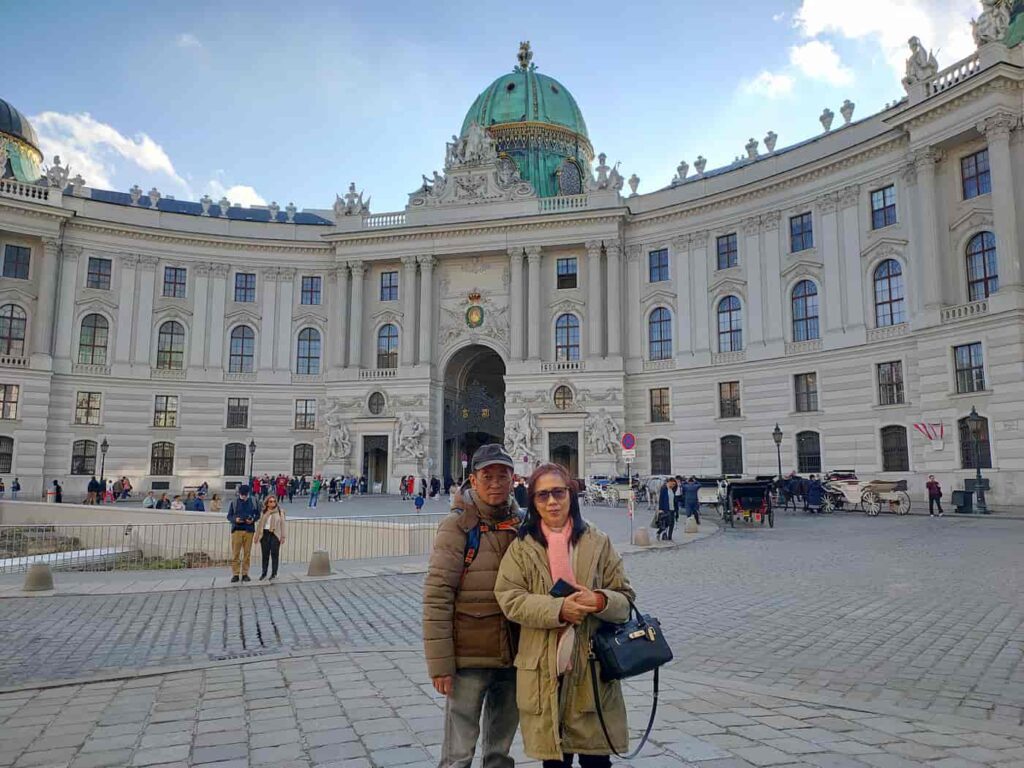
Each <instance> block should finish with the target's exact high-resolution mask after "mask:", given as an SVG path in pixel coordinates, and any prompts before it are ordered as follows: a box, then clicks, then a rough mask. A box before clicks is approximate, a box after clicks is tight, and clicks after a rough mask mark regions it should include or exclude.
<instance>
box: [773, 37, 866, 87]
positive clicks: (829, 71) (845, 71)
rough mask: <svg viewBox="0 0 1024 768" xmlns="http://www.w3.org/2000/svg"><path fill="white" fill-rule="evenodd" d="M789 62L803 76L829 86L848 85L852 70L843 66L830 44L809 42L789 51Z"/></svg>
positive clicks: (818, 41) (817, 41)
mask: <svg viewBox="0 0 1024 768" xmlns="http://www.w3.org/2000/svg"><path fill="white" fill-rule="evenodd" d="M789 61H790V63H791V64H792V65H793V66H794V67H796V68H797V69H798V70H799V71H800V72H801V73H803V75H804V76H806V77H809V78H811V79H814V80H823V81H824V82H826V83H829V84H830V85H849V84H850V83H852V82H853V70H852V69H850V68H849V67H846V66H843V63H842V61H841V60H840V59H839V54H838V53H836V49H835V48H833V47H832V43H828V42H823V41H821V40H811V41H810V42H807V43H804V44H803V45H797V46H794V47H792V48H790V49H789Z"/></svg>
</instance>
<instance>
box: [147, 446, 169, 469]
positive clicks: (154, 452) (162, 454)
mask: <svg viewBox="0 0 1024 768" xmlns="http://www.w3.org/2000/svg"><path fill="white" fill-rule="evenodd" d="M149 474H151V475H156V476H163V477H166V476H168V475H173V474H174V443H153V447H152V448H151V449H150V452H149Z"/></svg>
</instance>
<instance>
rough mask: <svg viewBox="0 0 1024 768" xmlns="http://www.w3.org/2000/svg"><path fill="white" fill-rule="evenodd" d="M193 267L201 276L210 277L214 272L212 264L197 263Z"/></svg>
mask: <svg viewBox="0 0 1024 768" xmlns="http://www.w3.org/2000/svg"><path fill="white" fill-rule="evenodd" d="M193 269H195V271H196V274H197V275H199V276H200V277H209V276H210V273H211V272H213V266H212V265H210V264H196V265H195V267H193Z"/></svg>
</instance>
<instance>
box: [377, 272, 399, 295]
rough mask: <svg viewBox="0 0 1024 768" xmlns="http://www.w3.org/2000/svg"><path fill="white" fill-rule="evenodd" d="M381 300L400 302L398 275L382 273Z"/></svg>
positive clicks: (395, 273)
mask: <svg viewBox="0 0 1024 768" xmlns="http://www.w3.org/2000/svg"><path fill="white" fill-rule="evenodd" d="M380 300H381V301H398V273H397V272H381V273H380Z"/></svg>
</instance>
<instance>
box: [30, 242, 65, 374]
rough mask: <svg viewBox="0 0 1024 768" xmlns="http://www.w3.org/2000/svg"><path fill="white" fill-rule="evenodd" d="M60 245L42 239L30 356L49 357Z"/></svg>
mask: <svg viewBox="0 0 1024 768" xmlns="http://www.w3.org/2000/svg"><path fill="white" fill-rule="evenodd" d="M59 251H60V243H59V242H58V241H57V240H56V239H54V238H52V237H44V238H43V253H42V258H41V259H39V261H38V262H37V264H36V271H38V272H39V296H38V298H37V299H36V311H35V315H34V316H33V317H32V354H34V355H46V356H47V357H49V356H50V353H51V350H52V346H51V344H52V340H53V318H54V315H55V314H56V312H57V302H56V298H57V270H58V269H59V268H60V265H59V264H58V263H57V257H58V254H59Z"/></svg>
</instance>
